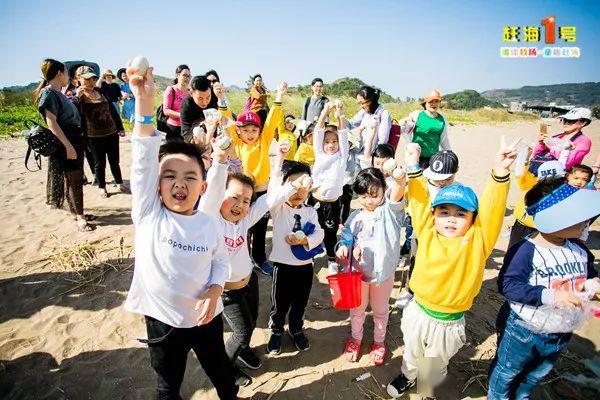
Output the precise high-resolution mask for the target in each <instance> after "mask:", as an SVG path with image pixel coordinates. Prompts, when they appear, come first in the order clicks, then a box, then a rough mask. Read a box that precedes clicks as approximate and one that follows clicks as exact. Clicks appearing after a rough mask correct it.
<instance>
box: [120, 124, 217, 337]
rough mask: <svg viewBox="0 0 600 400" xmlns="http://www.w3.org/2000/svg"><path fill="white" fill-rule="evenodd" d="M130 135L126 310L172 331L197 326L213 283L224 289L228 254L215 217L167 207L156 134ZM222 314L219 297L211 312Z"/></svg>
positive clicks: (158, 136)
mask: <svg viewBox="0 0 600 400" xmlns="http://www.w3.org/2000/svg"><path fill="white" fill-rule="evenodd" d="M157 133H158V132H155V136H151V137H138V136H136V135H134V136H133V137H132V165H131V199H132V207H131V217H132V219H133V224H134V227H135V269H134V272H133V280H132V282H131V288H130V289H129V293H128V295H127V300H126V301H125V309H126V310H128V311H131V312H135V313H138V314H143V315H147V316H150V317H153V318H155V319H157V320H159V321H161V322H164V323H166V324H168V325H171V326H173V327H176V328H191V327H193V326H196V325H197V318H198V316H199V311H196V310H194V307H195V306H196V303H197V301H198V299H199V297H200V295H201V294H202V293H203V292H204V291H205V290H206V289H207V288H208V287H209V286H210V285H212V284H217V285H220V286H223V285H224V284H225V277H226V276H227V250H226V249H225V246H224V244H223V242H222V241H221V240H218V238H219V237H222V233H221V231H220V227H219V226H218V225H217V224H216V221H215V220H214V218H212V217H210V216H208V215H206V214H204V213H202V212H199V211H198V212H196V213H195V214H193V215H189V216H188V215H181V214H177V213H174V212H172V211H169V210H168V209H166V208H165V207H164V206H163V204H162V203H161V200H160V198H159V194H158V192H157V190H156V188H157V187H158V179H159V168H158V148H159V146H160V135H157ZM222 310H223V304H222V303H221V300H220V299H219V302H218V304H217V309H216V314H219V313H220V312H221V311H222Z"/></svg>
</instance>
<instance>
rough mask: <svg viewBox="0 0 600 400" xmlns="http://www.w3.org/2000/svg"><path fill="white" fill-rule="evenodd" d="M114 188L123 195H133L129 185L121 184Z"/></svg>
mask: <svg viewBox="0 0 600 400" xmlns="http://www.w3.org/2000/svg"><path fill="white" fill-rule="evenodd" d="M114 187H115V188H116V189H119V192H121V193H127V194H129V193H131V188H130V187H129V185H127V184H125V183H121V184H120V185H117V184H116V183H115V186H114Z"/></svg>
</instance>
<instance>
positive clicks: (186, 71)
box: [163, 64, 191, 141]
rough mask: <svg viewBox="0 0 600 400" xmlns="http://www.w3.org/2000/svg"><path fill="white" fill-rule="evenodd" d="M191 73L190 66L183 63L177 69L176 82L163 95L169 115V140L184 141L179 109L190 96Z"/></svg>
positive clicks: (167, 133) (164, 109) (166, 112)
mask: <svg viewBox="0 0 600 400" xmlns="http://www.w3.org/2000/svg"><path fill="white" fill-rule="evenodd" d="M190 80H191V74H190V68H189V67H188V66H187V65H185V64H181V65H180V66H178V67H177V68H176V69H175V80H174V81H173V82H174V84H173V85H172V86H169V87H168V88H167V89H166V90H165V94H164V96H163V112H164V113H165V116H166V117H167V127H168V128H169V129H168V131H167V132H165V133H166V135H167V137H166V139H167V141H174V140H176V141H182V140H183V136H182V135H181V119H180V118H179V110H180V109H181V102H182V101H183V99H185V98H186V97H187V96H188V88H189V86H190Z"/></svg>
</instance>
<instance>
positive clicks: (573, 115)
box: [561, 107, 592, 122]
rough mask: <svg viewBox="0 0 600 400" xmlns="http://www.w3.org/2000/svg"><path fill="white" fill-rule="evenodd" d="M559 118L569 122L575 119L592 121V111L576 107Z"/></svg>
mask: <svg viewBox="0 0 600 400" xmlns="http://www.w3.org/2000/svg"><path fill="white" fill-rule="evenodd" d="M561 118H564V119H567V120H569V121H573V120H577V119H587V120H588V121H590V122H591V121H592V111H591V110H590V109H589V108H585V107H577V108H573V109H572V110H571V111H569V112H568V113H566V114H565V115H563V116H561Z"/></svg>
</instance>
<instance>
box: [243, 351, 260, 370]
mask: <svg viewBox="0 0 600 400" xmlns="http://www.w3.org/2000/svg"><path fill="white" fill-rule="evenodd" d="M237 359H238V361H240V362H241V363H242V364H244V365H245V366H246V367H248V368H250V369H259V368H260V367H262V362H261V361H260V358H258V357H257V356H256V354H254V352H253V351H252V349H251V348H250V347H246V348H245V349H242V351H240V354H238V358H237Z"/></svg>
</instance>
